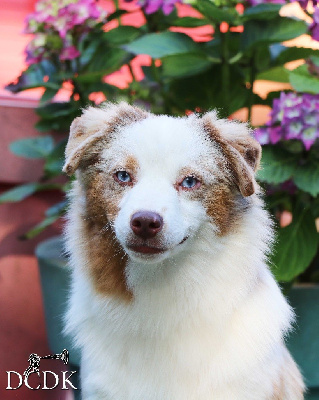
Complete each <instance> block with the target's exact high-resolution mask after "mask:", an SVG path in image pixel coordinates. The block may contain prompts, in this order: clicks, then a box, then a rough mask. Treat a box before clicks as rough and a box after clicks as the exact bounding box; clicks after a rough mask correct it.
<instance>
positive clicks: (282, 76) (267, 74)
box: [256, 66, 289, 83]
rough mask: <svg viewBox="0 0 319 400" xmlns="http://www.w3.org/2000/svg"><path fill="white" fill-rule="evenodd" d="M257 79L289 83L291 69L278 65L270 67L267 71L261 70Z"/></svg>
mask: <svg viewBox="0 0 319 400" xmlns="http://www.w3.org/2000/svg"><path fill="white" fill-rule="evenodd" d="M256 79H258V80H265V81H273V82H283V83H289V71H288V70H287V69H286V68H285V67H282V66H278V67H274V68H270V69H268V70H267V71H263V72H260V73H259V74H258V75H257V77H256Z"/></svg>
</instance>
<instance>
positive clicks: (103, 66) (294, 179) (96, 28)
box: [0, 0, 319, 387]
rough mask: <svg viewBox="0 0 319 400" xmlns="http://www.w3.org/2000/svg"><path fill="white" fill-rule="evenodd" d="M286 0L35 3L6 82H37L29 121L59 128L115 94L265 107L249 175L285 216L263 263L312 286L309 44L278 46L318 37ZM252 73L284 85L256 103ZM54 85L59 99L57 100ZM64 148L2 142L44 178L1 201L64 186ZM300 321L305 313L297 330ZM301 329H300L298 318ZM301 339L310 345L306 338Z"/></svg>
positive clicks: (185, 105)
mask: <svg viewBox="0 0 319 400" xmlns="http://www.w3.org/2000/svg"><path fill="white" fill-rule="evenodd" d="M127 3H130V4H127ZM183 3H184V4H183ZM186 3H190V4H186ZM285 3H286V2H285V1H284V0H282V1H281V0H279V1H278V0H276V1H274V2H272V1H260V0H258V1H257V0H245V1H242V2H240V3H238V2H237V1H236V0H227V1H226V0H225V1H224V0H193V1H186V0H185V1H182V0H176V1H172V0H171V1H168V0H140V1H137V0H135V1H127V0H126V1H124V0H123V2H121V3H120V4H119V2H118V1H114V4H113V5H114V7H113V9H114V12H112V13H111V14H108V15H107V16H106V17H105V14H104V12H103V11H102V10H101V9H100V8H99V7H98V4H97V3H96V2H94V1H93V0H63V1H62V2H61V1H59V2H58V1H57V0H56V1H50V2H48V1H46V0H39V1H38V2H37V5H36V12H35V13H33V14H31V15H30V16H29V17H28V18H27V28H26V31H27V32H28V33H33V34H34V39H33V40H32V41H31V42H30V44H29V45H28V47H27V62H28V64H29V66H28V68H27V69H26V70H25V71H24V72H23V73H22V74H21V76H20V77H19V78H18V79H17V81H16V82H14V83H11V84H9V85H8V86H7V89H8V90H10V91H12V92H13V93H16V92H19V91H22V90H27V89H29V88H43V89H44V93H43V95H42V97H41V99H40V103H39V106H38V107H37V109H36V112H37V114H38V115H39V117H40V120H39V122H38V123H37V125H36V127H37V129H38V130H39V131H40V132H41V133H43V132H48V131H63V132H65V133H66V132H67V131H68V128H69V125H70V122H71V121H72V120H73V119H74V118H75V117H76V116H78V115H79V114H80V113H81V108H83V107H85V106H87V105H89V104H96V103H98V102H99V101H101V100H105V99H107V100H118V99H124V100H126V101H128V102H130V103H135V104H142V105H143V106H144V107H146V108H148V109H150V110H151V111H152V112H154V113H166V114H171V115H185V113H189V112H192V111H196V112H199V113H200V112H204V111H207V110H209V109H211V108H217V109H218V110H219V113H220V115H221V116H224V117H231V116H232V115H233V114H234V113H235V112H236V111H238V110H240V109H243V108H245V109H247V110H248V111H247V115H248V120H249V121H250V122H251V116H252V110H253V106H255V105H262V106H270V107H272V112H271V120H270V121H269V122H268V123H267V124H266V126H264V127H261V128H260V129H258V130H257V131H256V138H257V139H258V140H259V141H260V142H261V143H262V144H263V147H264V152H263V160H262V165H263V169H262V170H261V171H260V173H259V180H260V182H261V185H262V186H263V187H264V189H265V191H266V193H267V196H266V198H267V206H268V207H269V209H270V211H271V212H272V213H273V215H274V219H275V220H278V221H279V222H280V220H282V215H284V214H283V213H284V212H286V214H287V212H289V214H288V215H290V216H292V222H291V224H289V225H288V226H285V227H284V226H282V224H280V223H279V222H278V223H277V225H276V230H277V235H278V241H277V243H276V246H275V252H274V255H273V256H272V259H271V261H272V263H271V267H272V269H273V272H274V274H275V276H276V277H277V279H278V281H279V282H280V283H281V284H283V286H285V288H288V287H289V286H291V285H292V283H293V282H296V281H297V282H306V281H307V282H309V281H316V279H317V277H318V273H317V272H316V271H317V269H316V268H317V264H316V261H315V260H316V257H317V254H318V234H317V230H316V227H315V221H316V218H317V217H318V216H319V215H318V213H319V208H318V200H317V194H318V192H319V187H318V185H319V184H318V182H319V180H318V179H317V177H318V174H319V173H318V169H316V167H317V165H318V156H317V154H318V151H317V150H318V142H317V141H316V138H317V137H318V131H317V126H318V125H317V120H316V118H315V115H314V112H315V110H318V104H319V101H318V97H319V96H318V95H317V94H318V93H319V80H318V73H317V65H319V62H318V57H319V51H318V50H314V49H311V48H303V47H295V46H290V47H287V46H285V45H284V44H282V42H284V41H287V40H290V39H294V38H298V37H299V36H301V35H303V34H306V35H310V36H312V37H313V38H314V39H315V40H318V39H319V28H318V26H319V25H318V22H317V21H318V15H319V8H318V7H316V6H315V7H314V9H313V11H312V12H311V13H309V12H308V11H307V10H306V9H305V7H306V4H305V3H306V2H303V1H300V2H299V4H300V12H301V13H302V12H303V13H304V14H305V15H306V14H307V17H308V18H309V17H310V18H312V21H313V22H312V23H311V24H307V23H306V22H305V21H304V20H300V19H297V18H291V17H288V16H283V15H282V11H281V9H282V6H283V5H284V4H285ZM302 9H303V11H302ZM181 14H183V15H185V16H183V17H181V16H180V15H181ZM137 17H138V18H139V21H140V23H139V24H137V23H136V21H137V20H136V18H137ZM124 21H128V22H131V23H132V25H129V24H124ZM133 24H134V26H133ZM135 25H139V26H135ZM296 60H301V62H305V60H306V61H307V62H306V63H304V64H302V65H301V66H299V67H297V68H295V69H294V70H288V69H287V68H286V63H288V62H290V61H296ZM123 68H124V70H125V71H126V72H124V73H125V80H126V81H127V82H128V83H127V85H126V86H125V87H121V88H120V87H118V86H115V85H113V84H111V83H110V82H111V80H110V77H109V75H110V74H112V73H113V72H115V71H120V70H121V71H123ZM260 79H262V80H268V81H276V82H283V83H287V82H288V83H290V84H291V90H289V91H286V92H271V93H269V94H268V96H267V97H266V98H262V97H261V96H259V95H258V94H256V91H255V85H256V81H258V80H260ZM62 89H63V90H64V93H68V96H67V97H66V98H65V100H64V101H59V102H58V101H55V99H56V95H57V93H61V90H62ZM294 118H295V119H294ZM299 119H300V120H301V125H298V123H297V122H298V121H299ZM297 120H298V121H297ZM65 143H66V138H65V139H64V140H62V141H60V142H58V143H57V142H56V140H55V138H54V137H53V136H52V135H48V134H45V135H43V134H41V135H39V137H38V138H36V139H25V140H23V141H18V142H14V143H12V145H11V149H12V151H13V152H15V154H18V155H21V156H24V157H42V158H43V159H44V161H45V164H44V173H43V179H42V180H41V182H36V183H31V184H27V185H22V186H19V187H17V188H15V189H13V190H11V191H8V192H7V193H5V194H3V195H2V196H1V197H0V202H4V201H19V200H22V199H23V198H25V197H26V196H30V195H31V194H32V193H34V192H35V191H38V190H45V189H46V188H47V187H48V185H55V186H54V187H57V188H59V189H61V190H62V191H65V190H67V188H68V186H69V183H68V182H66V181H63V182H62V183H61V181H59V179H57V178H59V176H60V174H61V167H62V164H63V158H64V156H63V154H64V147H65ZM66 206H67V203H66V201H63V202H61V203H59V204H57V205H55V206H54V207H51V208H50V209H49V210H47V212H46V216H45V218H44V220H43V221H42V222H40V223H39V224H38V225H37V226H36V227H34V228H33V229H32V230H31V231H29V232H27V233H26V235H25V236H26V238H32V237H33V236H34V235H35V234H37V233H39V232H41V231H42V230H43V229H45V227H47V226H48V225H49V224H51V223H52V222H54V221H56V220H57V219H58V218H59V217H60V216H61V215H63V213H64V212H65V209H66ZM60 242H61V241H59V239H54V240H53V241H51V242H49V244H48V245H47V246H48V247H46V246H45V245H43V246H40V247H39V248H38V250H37V254H38V257H39V260H40V266H41V265H44V264H45V262H44V260H45V259H47V261H48V262H47V264H48V263H49V264H50V263H51V264H52V262H53V260H57V255H56V254H52V248H53V249H57V243H60ZM43 252H44V253H48V254H49V253H50V252H51V255H50V256H49V257H47V256H45V255H43ZM59 262H60V261H55V263H59ZM41 268H42V267H41ZM50 279H51V278H50ZM44 286H45V283H44ZM303 290H304V289H296V290H295V289H294V290H293V291H291V295H290V296H291V301H292V304H293V305H296V307H297V314H298V317H299V321H302V318H303V317H301V315H299V314H300V313H299V307H302V306H300V305H299V304H297V303H300V301H299V297H300V296H299V295H300V294H301V293H302V292H303ZM311 290H312V292H311V293H313V294H314V293H315V292H316V290H315V289H311ZM295 293H296V294H295ZM307 293H308V292H307ZM307 296H309V295H307ZM300 309H301V308H300ZM307 309H309V307H307ZM309 324H310V322H309V321H308V320H307V321H306V326H310V325H309ZM300 326H302V329H307V328H305V327H304V326H303V323H302V324H301V323H300ZM312 335H313V334H312ZM298 337H299V338H300V337H301V335H299V336H298ZM294 340H296V339H295V338H294V337H293V338H292V343H293V341H294ZM309 341H312V343H314V342H315V338H314V337H312V338H311V340H309ZM299 346H300V345H299ZM295 348H296V346H295ZM294 353H295V355H296V358H297V360H298V361H299V362H300V361H304V360H300V358H298V349H297V350H296V351H295V352H294ZM303 354H304V352H303ZM301 364H302V369H303V370H304V372H305V374H306V378H307V379H308V382H307V383H308V384H310V386H312V387H319V378H318V376H317V373H314V374H312V372H311V371H313V370H314V368H313V367H312V366H310V361H306V363H304V362H302V363H301ZM303 364H305V366H304V365H303ZM308 366H310V367H309V368H308ZM311 374H312V375H311Z"/></svg>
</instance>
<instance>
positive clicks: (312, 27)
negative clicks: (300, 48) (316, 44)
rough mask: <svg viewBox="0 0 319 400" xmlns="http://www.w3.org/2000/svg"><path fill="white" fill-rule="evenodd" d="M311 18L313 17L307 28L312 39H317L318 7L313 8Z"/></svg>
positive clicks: (318, 27) (318, 33)
mask: <svg viewBox="0 0 319 400" xmlns="http://www.w3.org/2000/svg"><path fill="white" fill-rule="evenodd" d="M312 18H313V22H312V24H311V25H310V26H309V30H310V33H311V36H312V38H313V39H314V40H318V41H319V8H318V7H316V8H315V11H314V13H313V15H312Z"/></svg>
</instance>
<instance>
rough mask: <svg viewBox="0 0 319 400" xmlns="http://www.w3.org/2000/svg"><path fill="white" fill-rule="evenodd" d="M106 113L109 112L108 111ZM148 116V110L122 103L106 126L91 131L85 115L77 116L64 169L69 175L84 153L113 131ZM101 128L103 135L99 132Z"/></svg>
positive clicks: (67, 149) (68, 145)
mask: <svg viewBox="0 0 319 400" xmlns="http://www.w3.org/2000/svg"><path fill="white" fill-rule="evenodd" d="M105 113H106V114H107V111H105ZM147 116H148V113H147V112H146V111H143V110H141V109H139V108H137V107H134V106H130V105H128V104H125V103H120V104H119V105H118V106H117V113H116V115H115V116H114V115H113V116H112V117H111V118H110V120H109V121H108V122H107V124H106V126H105V127H104V126H100V127H99V129H98V130H95V131H90V130H88V129H86V127H85V121H83V117H78V118H76V119H75V120H74V121H73V122H72V124H71V128H70V136H69V141H68V144H67V146H66V150H65V154H66V163H65V166H64V168H63V171H64V172H66V173H67V174H68V175H72V174H73V173H74V172H75V170H76V169H77V168H78V167H79V165H80V163H81V160H82V158H83V155H84V154H85V153H86V152H87V150H88V149H90V148H91V147H92V146H93V145H95V144H96V143H97V142H98V141H100V140H103V138H107V137H109V136H110V134H111V133H113V132H115V131H116V130H118V129H120V128H123V127H124V126H127V125H130V124H132V123H134V122H138V121H141V120H143V119H145V118H146V117H147ZM101 130H102V136H101V134H100V133H99V132H100V131H101ZM89 138H90V140H89V141H88V142H87V143H86V144H85V145H84V146H82V144H83V142H84V141H85V140H87V139H89Z"/></svg>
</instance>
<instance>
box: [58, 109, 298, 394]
mask: <svg viewBox="0 0 319 400" xmlns="http://www.w3.org/2000/svg"><path fill="white" fill-rule="evenodd" d="M95 117H96V114H94V115H93V116H92V118H91V123H92V121H95V123H96V120H95ZM98 117H99V116H98V115H97V117H96V118H98ZM103 118H105V116H104V117H103ZM214 118H215V120H216V117H214V116H213V115H212V119H214ZM215 122H216V121H215ZM218 124H219V126H218V127H219V129H221V130H223V129H224V130H225V132H227V133H226V134H227V135H231V134H234V135H235V134H236V130H237V131H238V132H239V134H241V133H242V130H243V129H244V130H245V131H246V128H244V127H242V125H238V124H236V125H235V124H234V123H228V124H227V123H226V122H225V121H224V122H218ZM128 154H129V155H133V156H134V157H135V158H136V159H137V160H138V162H139V165H140V169H139V172H138V176H137V183H136V185H134V186H133V188H132V189H129V190H128V191H126V193H125V195H124V196H123V198H122V200H121V203H120V212H119V214H118V216H117V218H116V219H115V223H114V226H115V231H116V234H117V237H118V239H119V241H120V243H121V244H122V246H123V247H124V249H125V250H126V251H127V253H128V254H129V256H130V258H129V262H128V265H127V270H126V277H127V285H128V287H129V288H130V289H131V290H132V292H133V296H134V297H133V301H132V302H130V303H126V302H123V301H122V300H120V299H118V298H116V297H112V296H109V297H106V296H102V295H98V294H97V293H96V292H95V291H94V288H93V286H92V283H91V280H90V279H89V276H88V271H87V269H86V265H87V264H88V260H87V259H86V255H85V254H84V252H83V249H82V247H81V242H82V241H83V240H86V239H85V238H83V236H82V230H81V229H82V228H81V212H82V211H81V210H82V208H83V195H82V191H81V189H80V186H79V184H76V185H75V188H74V190H73V194H72V195H71V197H72V206H71V209H70V212H69V222H68V226H67V232H66V239H67V248H68V250H69V252H70V254H71V264H72V267H73V284H72V295H71V299H70V307H69V311H68V314H67V317H66V321H67V324H68V328H67V329H68V331H69V332H72V333H73V334H74V335H75V338H76V341H77V343H78V345H79V346H80V347H81V349H82V385H83V399H85V400H106V399H112V400H113V399H114V400H270V399H271V398H272V394H273V391H274V382H277V381H278V380H279V375H280V373H281V372H282V369H283V368H284V366H285V357H284V355H285V352H286V350H285V347H284V344H283V338H284V336H285V334H286V333H287V331H288V330H289V328H290V323H291V320H292V318H293V312H292V310H291V308H290V307H289V306H288V304H287V302H286V300H285V299H284V297H283V296H282V294H281V292H280V289H279V288H278V286H277V284H276V283H275V280H274V278H273V276H272V275H271V273H270V272H269V270H268V267H267V265H266V256H265V254H267V252H268V250H269V249H268V246H269V243H270V242H271V238H272V230H271V223H270V220H269V217H268V215H267V213H266V211H264V209H263V204H262V201H261V200H260V198H259V196H258V195H256V194H255V195H253V196H251V202H252V207H251V208H250V210H249V211H248V212H247V213H246V214H245V217H244V219H243V221H242V224H241V225H240V227H239V228H237V229H236V230H235V231H232V232H231V233H229V234H227V235H226V236H223V237H220V236H218V235H217V234H216V232H217V227H216V226H215V225H214V224H213V223H212V221H211V220H210V219H209V218H208V217H207V215H206V212H205V208H204V206H203V205H202V204H201V203H200V202H199V201H196V200H192V199H190V198H189V197H187V195H185V194H184V193H178V192H177V191H176V190H175V189H174V187H173V185H174V183H175V182H176V180H178V179H179V178H180V176H179V171H180V170H181V169H182V168H184V167H187V168H191V169H193V170H194V173H195V174H196V172H197V171H198V172H199V173H201V174H202V175H203V176H204V178H205V179H207V180H208V181H209V182H211V183H212V182H214V179H215V177H216V174H217V166H215V164H214V158H216V156H217V155H218V154H219V150H218V148H217V147H214V146H213V144H212V143H209V142H208V141H207V138H205V137H204V135H203V133H201V132H199V131H198V129H197V128H196V124H195V123H193V122H192V120H190V119H188V120H187V119H173V118H169V117H165V116H161V117H149V118H147V119H146V120H143V121H141V122H138V123H135V124H133V125H130V126H127V127H126V128H122V129H121V132H119V133H117V134H116V135H115V136H114V138H113V139H112V141H111V143H110V146H109V147H108V148H107V149H106V150H105V151H104V153H103V160H104V162H105V164H104V169H105V173H107V172H108V171H113V170H114V169H115V170H116V169H117V168H119V169H120V168H121V162H123V160H124V159H125V157H126V156H127V155H128ZM208 170H209V171H210V173H208V172H207V171H208ZM81 201H82V203H81ZM139 210H150V211H155V212H158V213H160V214H161V215H162V216H163V219H164V229H163V233H161V235H162V242H163V243H165V245H166V246H167V248H169V249H170V250H168V251H167V252H166V253H165V254H164V255H160V256H156V257H151V258H150V259H148V258H147V257H146V258H143V257H139V256H137V255H136V254H134V253H133V252H132V251H130V250H129V249H127V247H126V244H127V241H128V240H129V238H130V235H132V233H131V232H130V228H129V220H130V216H131V215H132V214H133V213H134V212H136V211H139ZM186 235H188V236H190V237H189V239H187V240H186V241H185V242H184V243H183V244H181V245H178V243H180V241H181V240H182V239H183V238H184V237H185V236H186ZM92 245H93V244H92ZM301 398H302V397H300V396H299V395H297V394H296V396H294V395H290V397H289V398H286V399H283V400H300V399H301Z"/></svg>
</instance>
